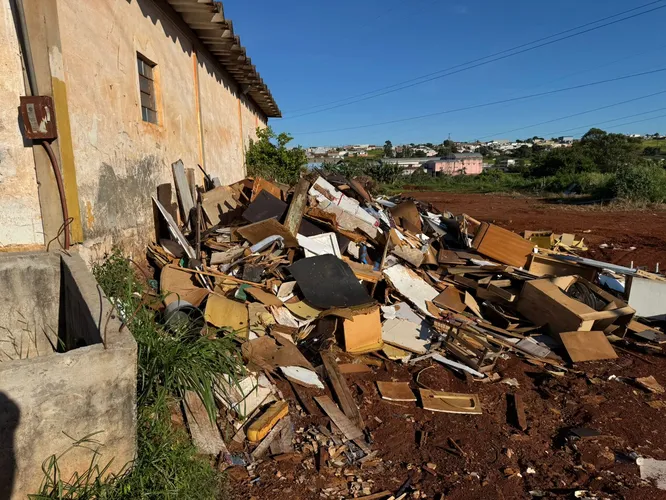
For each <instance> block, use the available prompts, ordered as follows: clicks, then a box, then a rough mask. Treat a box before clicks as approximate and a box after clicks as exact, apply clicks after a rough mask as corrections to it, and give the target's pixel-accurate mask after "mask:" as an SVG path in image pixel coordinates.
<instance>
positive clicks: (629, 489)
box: [230, 193, 666, 500]
mask: <svg viewBox="0 0 666 500" xmlns="http://www.w3.org/2000/svg"><path fill="white" fill-rule="evenodd" d="M413 195H414V196H416V197H418V198H419V199H421V200H423V201H427V202H433V203H435V204H436V206H437V208H439V209H443V210H449V211H451V212H453V213H455V214H459V213H463V212H464V213H467V214H469V215H471V216H473V217H475V218H478V219H482V220H487V221H493V222H495V223H497V224H499V225H501V226H504V227H506V228H509V229H512V230H515V231H523V230H525V229H532V230H537V229H552V230H553V231H556V232H573V233H576V234H578V235H584V237H585V240H586V241H587V242H588V244H589V246H590V252H588V253H587V254H586V255H589V256H590V257H593V258H597V259H600V260H606V261H610V262H614V263H618V264H629V263H630V261H631V260H634V262H635V263H636V264H639V265H647V266H649V268H650V269H651V270H653V269H654V264H655V263H656V262H661V263H662V264H663V265H666V245H664V243H665V242H666V212H650V211H636V210H633V211H608V210H599V209H596V210H595V209H590V208H580V207H571V206H563V205H553V204H549V203H547V202H545V201H541V200H537V199H533V198H517V197H508V196H484V195H452V194H448V193H413ZM585 230H591V232H590V233H588V234H586V233H584V231H585ZM604 242H605V243H608V244H609V245H611V244H614V245H615V246H616V247H621V248H625V249H626V248H628V247H629V246H636V247H637V249H636V250H633V251H628V250H610V249H608V250H603V251H602V250H601V249H599V248H598V245H599V244H600V243H604ZM619 355H620V356H619V358H618V359H616V360H609V361H597V362H588V363H578V364H576V365H575V367H574V368H575V370H572V371H570V372H568V373H567V374H566V376H557V375H553V374H551V373H549V372H548V371H546V370H545V369H544V368H543V367H539V366H534V365H532V364H529V363H527V362H525V361H524V360H522V359H519V358H517V357H515V356H513V355H511V356H510V358H509V359H505V360H500V361H499V362H498V364H497V367H496V371H497V372H498V373H499V375H500V376H501V377H502V378H503V379H507V378H515V379H516V380H517V382H518V383H519V387H513V386H510V385H507V384H504V383H501V382H492V383H482V382H478V381H473V380H466V379H464V378H461V377H458V376H456V375H454V374H453V372H451V371H450V370H448V369H446V368H444V367H442V366H441V365H438V364H436V363H433V362H431V361H429V360H427V361H422V362H420V363H419V364H417V365H415V366H404V365H402V364H399V363H392V362H385V363H384V366H383V367H381V368H373V372H372V373H367V374H363V375H348V376H346V380H347V383H348V385H349V387H350V389H351V390H352V393H353V394H354V396H355V399H356V403H357V404H358V406H359V408H360V410H361V413H362V416H363V418H364V421H365V423H366V425H367V427H368V428H369V430H370V436H371V438H372V443H373V444H372V449H373V450H377V452H378V457H379V458H381V459H382V461H381V463H379V464H378V465H376V466H373V467H364V468H361V467H355V466H346V467H344V468H335V467H324V468H322V469H321V470H320V471H317V470H316V468H314V460H313V455H312V453H309V452H305V453H303V454H301V455H300V456H298V457H297V458H296V459H295V460H293V461H275V460H272V459H270V458H268V459H266V460H265V461H263V462H261V463H260V464H258V466H257V468H256V470H255V474H256V475H258V476H259V478H260V479H259V480H258V481H256V482H254V483H250V481H249V479H247V478H238V476H239V475H237V474H233V473H232V474H230V476H231V477H237V478H238V479H232V480H231V488H230V489H231V491H232V493H231V496H232V498H234V499H243V500H247V499H256V500H272V499H287V498H288V499H289V500H311V499H320V498H352V496H351V495H349V494H347V492H346V491H345V494H343V495H337V496H331V497H327V496H324V495H322V494H321V492H322V489H323V488H327V487H331V486H333V485H336V484H339V485H343V486H345V485H347V484H348V483H349V482H350V481H351V480H353V479H354V478H362V479H363V480H364V481H373V483H372V492H373V493H375V492H378V491H382V490H390V491H392V492H395V491H396V490H397V489H398V488H399V487H400V486H401V484H403V483H404V481H405V480H406V479H407V478H408V477H409V475H410V474H414V479H413V483H412V484H413V486H414V488H416V489H418V491H419V492H420V493H421V494H422V496H419V497H418V498H428V499H437V498H446V499H458V500H468V499H507V500H508V499H530V498H538V497H542V498H567V499H568V498H575V496H574V494H575V492H576V491H577V490H586V491H587V492H588V495H589V496H582V497H579V498H609V499H636V500H638V499H660V498H664V499H666V491H662V490H659V489H657V488H656V487H655V486H653V485H650V484H648V483H646V482H644V481H642V480H641V479H640V475H639V469H638V466H637V465H635V456H634V458H631V457H630V454H632V453H636V454H638V455H642V456H649V457H652V458H655V459H660V460H666V422H665V421H664V418H663V415H664V410H663V409H655V408H653V407H651V406H649V405H648V402H650V401H654V400H666V396H664V395H663V394H652V393H649V392H646V391H645V390H643V389H640V388H638V387H637V386H635V385H634V384H633V383H632V379H634V378H636V377H644V376H648V375H653V376H654V377H655V378H656V379H657V380H658V381H659V382H660V383H661V384H663V385H666V356H664V355H650V354H645V353H636V352H629V351H619ZM430 366H432V368H428V370H427V371H425V372H423V374H422V375H421V376H420V378H419V382H420V383H421V384H422V385H424V386H426V387H429V388H431V389H440V390H445V391H450V392H463V393H473V392H474V393H478V394H479V397H480V400H481V404H482V408H483V414H482V415H452V414H444V413H434V412H430V411H427V410H423V409H422V408H420V406H419V404H418V403H409V402H401V403H396V402H389V401H384V400H382V399H381V398H380V396H379V393H378V391H377V386H376V383H375V382H376V381H377V380H396V381H408V382H410V385H411V387H412V389H414V390H416V389H417V388H418V385H417V383H416V377H417V375H418V374H419V372H420V371H421V370H423V369H424V368H426V367H430ZM611 375H615V376H616V377H618V378H619V379H616V378H612V379H610V380H609V377H610V376H611ZM279 387H280V389H281V390H282V392H283V394H284V396H285V397H286V398H287V399H288V400H290V414H291V415H292V418H293V419H294V423H295V427H296V429H299V428H307V427H308V426H309V425H311V424H319V423H326V422H327V419H326V418H324V417H323V416H316V415H314V416H313V415H304V414H303V413H299V410H298V409H297V406H296V403H295V401H296V398H295V397H294V395H293V393H292V392H291V389H290V387H289V385H288V384H285V383H283V382H279ZM327 392H329V394H330V391H327ZM514 393H515V394H520V395H521V396H522V399H523V401H524V404H525V409H526V415H527V421H528V427H527V430H526V431H524V432H523V431H521V430H519V429H517V428H516V427H515V426H514V425H512V423H511V422H510V421H509V420H508V418H507V395H508V394H514ZM315 406H316V405H315ZM299 414H300V416H299ZM574 427H587V428H591V429H595V430H597V431H599V432H600V435H599V436H598V437H596V438H593V439H589V440H579V441H575V442H573V441H568V440H567V439H566V436H567V434H568V432H567V430H568V429H570V428H574ZM421 432H427V433H428V439H427V441H426V443H425V444H424V445H422V446H419V444H418V441H419V440H418V436H419V435H420V433H421ZM449 438H451V439H453V440H455V441H456V443H457V444H458V445H459V446H460V448H461V449H462V450H463V451H464V452H465V456H463V457H460V456H456V455H453V454H451V453H449V452H447V451H445V450H444V448H447V447H450V445H449V444H448V442H447V440H448V439H449ZM427 463H433V464H436V469H435V474H434V475H433V474H431V473H428V472H425V471H423V469H422V466H423V465H425V464H427ZM236 469H237V470H236V472H240V473H241V474H240V475H242V473H244V469H243V468H236ZM528 470H529V471H530V472H528ZM517 473H519V474H517ZM359 496H362V495H359ZM407 498H410V499H411V498H417V497H414V496H411V494H410V496H408V497H407Z"/></svg>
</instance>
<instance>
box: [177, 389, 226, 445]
mask: <svg viewBox="0 0 666 500" xmlns="http://www.w3.org/2000/svg"><path fill="white" fill-rule="evenodd" d="M183 408H184V409H185V418H186V419H187V427H188V428H189V430H190V435H191V436H192V442H193V443H194V446H196V447H197V450H198V451H199V453H203V454H205V455H214V456H217V455H219V454H220V452H222V451H224V452H227V447H226V446H225V445H224V441H222V436H221V435H220V430H219V429H218V428H217V424H216V423H215V422H211V420H210V417H209V416H208V412H207V411H206V407H205V406H204V404H203V401H201V398H200V397H199V396H198V395H197V393H195V392H193V391H187V392H186V393H185V401H184V403H183Z"/></svg>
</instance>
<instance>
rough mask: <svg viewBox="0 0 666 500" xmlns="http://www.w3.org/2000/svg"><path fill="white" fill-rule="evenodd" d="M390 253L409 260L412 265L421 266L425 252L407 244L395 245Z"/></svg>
mask: <svg viewBox="0 0 666 500" xmlns="http://www.w3.org/2000/svg"><path fill="white" fill-rule="evenodd" d="M391 253H392V254H393V255H395V256H397V257H400V258H401V259H402V260H404V261H406V262H409V263H410V264H411V265H412V266H414V267H421V264H423V260H424V259H425V254H424V253H423V252H422V251H421V250H419V249H418V248H412V247H410V246H409V245H396V246H395V247H393V250H391Z"/></svg>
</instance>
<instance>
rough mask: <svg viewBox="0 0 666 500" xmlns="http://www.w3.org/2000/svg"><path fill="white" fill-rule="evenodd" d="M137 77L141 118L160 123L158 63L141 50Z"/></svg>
mask: <svg viewBox="0 0 666 500" xmlns="http://www.w3.org/2000/svg"><path fill="white" fill-rule="evenodd" d="M136 62H137V78H138V83H139V106H140V107H141V120H142V121H143V122H145V123H152V124H153V125H159V124H160V116H159V110H158V103H157V64H156V63H154V62H153V61H151V60H150V59H148V58H147V57H146V56H144V55H143V54H141V53H140V52H137V53H136Z"/></svg>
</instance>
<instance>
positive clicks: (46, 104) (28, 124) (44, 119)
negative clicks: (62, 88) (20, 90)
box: [20, 95, 58, 140]
mask: <svg viewBox="0 0 666 500" xmlns="http://www.w3.org/2000/svg"><path fill="white" fill-rule="evenodd" d="M20 109H21V119H22V120H23V126H24V128H25V136H26V137H27V138H28V139H33V140H34V139H55V138H57V137H58V132H57V130H56V121H55V110H54V108H53V99H51V97H50V96H47V95H41V96H21V106H20Z"/></svg>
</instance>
